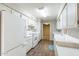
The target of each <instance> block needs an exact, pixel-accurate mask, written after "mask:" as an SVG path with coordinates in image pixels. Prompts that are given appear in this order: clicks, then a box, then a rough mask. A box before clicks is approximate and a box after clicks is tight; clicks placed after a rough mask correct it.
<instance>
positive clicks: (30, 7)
mask: <svg viewBox="0 0 79 59" xmlns="http://www.w3.org/2000/svg"><path fill="white" fill-rule="evenodd" d="M6 5H8V6H10V7H13V8H15V9H18V10H21V11H22V12H23V13H27V12H28V13H30V14H32V15H33V16H34V17H36V18H40V19H42V20H55V19H56V17H57V15H58V12H59V10H60V8H61V7H62V6H63V5H64V3H13V4H12V3H10V4H8V3H7V4H6ZM40 7H46V8H47V10H48V16H47V17H43V16H41V15H40V14H39V13H38V12H37V11H36V9H37V8H40Z"/></svg>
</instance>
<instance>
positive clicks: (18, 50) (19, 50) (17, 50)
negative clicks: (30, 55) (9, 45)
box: [5, 46, 26, 56]
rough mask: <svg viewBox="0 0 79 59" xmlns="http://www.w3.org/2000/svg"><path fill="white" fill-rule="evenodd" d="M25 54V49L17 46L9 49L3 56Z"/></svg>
mask: <svg viewBox="0 0 79 59" xmlns="http://www.w3.org/2000/svg"><path fill="white" fill-rule="evenodd" d="M24 55H26V50H25V49H24V48H23V47H22V46H19V47H17V48H15V49H13V50H11V51H9V52H8V53H7V54H5V56H24Z"/></svg>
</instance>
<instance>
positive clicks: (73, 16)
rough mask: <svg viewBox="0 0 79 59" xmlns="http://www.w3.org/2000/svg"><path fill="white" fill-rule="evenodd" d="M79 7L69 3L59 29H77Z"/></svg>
mask: <svg viewBox="0 0 79 59" xmlns="http://www.w3.org/2000/svg"><path fill="white" fill-rule="evenodd" d="M77 17H78V7H77V4H76V3H69V4H67V5H66V6H65V8H64V9H63V11H62V13H61V14H60V17H59V19H58V20H57V29H65V28H75V27H77Z"/></svg>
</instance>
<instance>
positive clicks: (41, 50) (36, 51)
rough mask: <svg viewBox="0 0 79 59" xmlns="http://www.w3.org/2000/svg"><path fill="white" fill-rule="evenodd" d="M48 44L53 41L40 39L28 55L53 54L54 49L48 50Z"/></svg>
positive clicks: (51, 43)
mask: <svg viewBox="0 0 79 59" xmlns="http://www.w3.org/2000/svg"><path fill="white" fill-rule="evenodd" d="M49 45H53V41H48V40H41V41H40V42H39V43H38V45H37V46H36V47H34V48H33V49H31V50H30V51H29V52H28V53H27V55H28V56H55V52H54V49H53V50H50V49H49Z"/></svg>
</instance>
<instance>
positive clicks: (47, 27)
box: [43, 24, 50, 40]
mask: <svg viewBox="0 0 79 59" xmlns="http://www.w3.org/2000/svg"><path fill="white" fill-rule="evenodd" d="M43 39H44V40H50V24H43Z"/></svg>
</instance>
